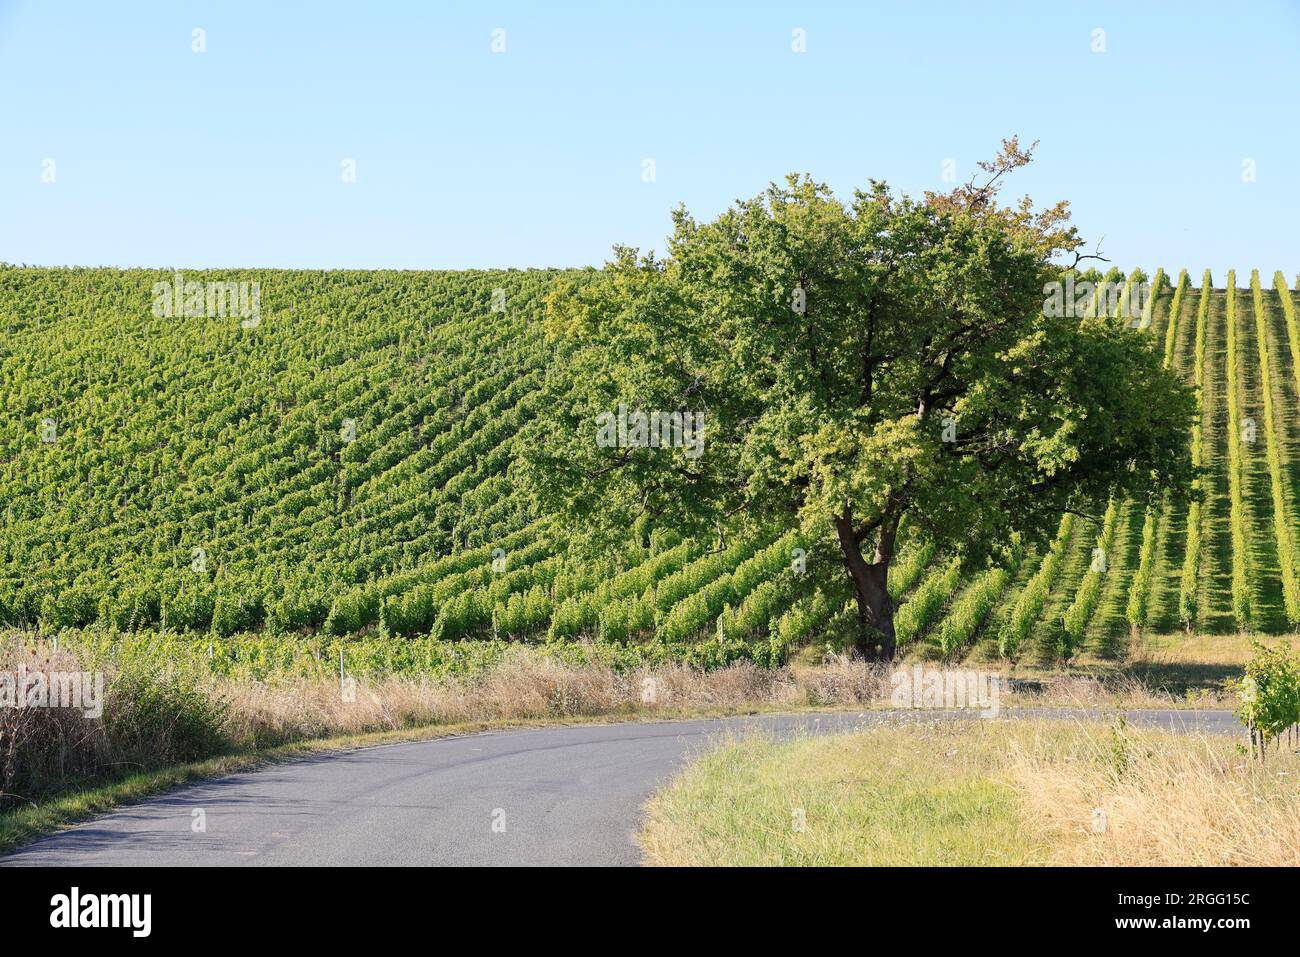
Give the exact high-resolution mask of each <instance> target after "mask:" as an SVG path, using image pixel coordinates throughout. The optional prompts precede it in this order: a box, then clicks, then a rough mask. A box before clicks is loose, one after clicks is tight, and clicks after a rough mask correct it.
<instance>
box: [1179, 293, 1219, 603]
mask: <svg viewBox="0 0 1300 957" xmlns="http://www.w3.org/2000/svg"><path fill="white" fill-rule="evenodd" d="M1213 289H1214V286H1213V284H1212V281H1211V279H1210V271H1209V270H1208V269H1207V270H1205V273H1204V275H1202V277H1201V296H1200V302H1198V303H1197V307H1196V345H1195V349H1194V353H1193V354H1194V358H1193V360H1192V362H1193V365H1192V368H1193V370H1194V372H1193V376H1194V382H1195V385H1196V411H1197V415H1196V420H1195V422H1194V423H1193V424H1192V467H1193V468H1196V469H1199V468H1201V465H1202V462H1203V461H1204V458H1205V452H1204V448H1203V445H1202V443H1203V441H1204V436H1203V431H1204V423H1203V418H1204V408H1205V400H1204V390H1205V345H1206V341H1205V330H1206V325H1207V324H1208V321H1209V319H1208V317H1209V310H1210V294H1211V292H1212V291H1213ZM1203 488H1204V483H1203V482H1202V481H1201V480H1200V478H1199V477H1198V478H1197V479H1196V480H1195V482H1194V483H1193V487H1192V502H1191V505H1190V506H1189V507H1188V510H1187V544H1186V547H1185V548H1184V550H1183V569H1182V574H1181V576H1180V577H1179V584H1178V617H1179V618H1180V619H1181V620H1182V622H1183V624H1184V625H1186V626H1187V628H1189V629H1190V628H1191V627H1192V625H1193V624H1194V623H1195V621H1196V617H1197V611H1198V608H1197V593H1198V590H1199V588H1200V584H1201V575H1200V565H1201V534H1202V531H1203V528H1202V521H1201V495H1202V493H1203Z"/></svg>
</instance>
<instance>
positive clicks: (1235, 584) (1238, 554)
mask: <svg viewBox="0 0 1300 957" xmlns="http://www.w3.org/2000/svg"><path fill="white" fill-rule="evenodd" d="M1236 287H1237V274H1236V273H1235V272H1233V271H1232V270H1231V269H1230V270H1228V291H1227V295H1228V301H1227V316H1228V319H1227V322H1228V335H1227V346H1228V357H1227V386H1226V391H1227V395H1228V435H1227V441H1228V508H1229V512H1228V523H1229V528H1230V530H1231V534H1232V616H1233V618H1234V619H1235V620H1236V622H1237V627H1238V628H1241V629H1243V630H1245V629H1248V628H1249V627H1250V618H1251V610H1250V551H1249V548H1250V546H1249V536H1248V535H1247V532H1246V497H1245V491H1244V489H1243V485H1244V481H1245V464H1244V462H1243V461H1242V448H1241V447H1242V437H1241V435H1240V433H1239V431H1238V430H1240V429H1241V428H1242V416H1241V405H1240V401H1241V400H1240V397H1239V393H1238V390H1239V389H1240V388H1241V383H1240V376H1239V374H1238V371H1237V288H1236Z"/></svg>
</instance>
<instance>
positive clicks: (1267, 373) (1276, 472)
mask: <svg viewBox="0 0 1300 957" xmlns="http://www.w3.org/2000/svg"><path fill="white" fill-rule="evenodd" d="M1250 289H1251V294H1252V297H1253V305H1254V312H1255V337H1256V342H1257V343H1258V347H1259V374H1260V392H1261V393H1262V394H1263V396H1264V409H1263V412H1264V440H1265V444H1266V451H1265V454H1266V456H1267V459H1268V477H1269V487H1270V492H1271V493H1272V503H1273V515H1274V516H1275V519H1274V521H1273V534H1274V537H1275V539H1276V541H1277V559H1278V566H1279V568H1280V570H1281V578H1282V602H1283V605H1284V607H1285V610H1286V618H1287V622H1288V624H1290V625H1291V627H1292V628H1295V627H1297V626H1300V581H1298V580H1297V578H1296V551H1295V537H1294V534H1293V531H1292V529H1291V523H1290V522H1289V521H1288V516H1287V509H1286V493H1285V491H1284V482H1283V477H1282V475H1283V473H1282V453H1281V448H1280V442H1279V437H1278V434H1277V429H1276V427H1275V421H1276V420H1275V419H1274V411H1273V389H1274V382H1273V373H1272V370H1271V369H1270V365H1271V361H1270V357H1269V347H1268V326H1267V323H1266V321H1265V319H1264V292H1263V290H1262V289H1261V288H1260V284H1259V270H1257V269H1256V270H1254V271H1252V272H1251V274H1250Z"/></svg>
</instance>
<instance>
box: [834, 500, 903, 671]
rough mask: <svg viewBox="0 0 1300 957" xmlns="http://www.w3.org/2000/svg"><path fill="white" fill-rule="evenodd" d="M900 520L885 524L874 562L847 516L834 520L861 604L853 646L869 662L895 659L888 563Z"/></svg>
mask: <svg viewBox="0 0 1300 957" xmlns="http://www.w3.org/2000/svg"><path fill="white" fill-rule="evenodd" d="M897 530H898V520H897V518H895V519H893V520H892V521H890V520H886V522H885V523H883V524H882V528H881V534H880V544H879V545H878V546H877V547H876V554H875V560H874V561H872V562H868V561H867V560H866V559H865V558H864V557H863V555H862V546H861V543H860V542H859V541H858V537H857V534H856V533H855V532H854V530H853V521H852V519H851V518H850V517H849V516H848V515H845V516H844V517H840V518H836V519H835V533H836V535H837V536H838V537H839V540H840V551H841V552H842V553H843V554H844V564H845V567H847V568H848V571H849V577H850V578H851V579H853V591H854V594H855V596H856V597H857V602H858V637H857V641H856V643H855V645H854V647H855V648H856V650H857V651H858V653H859V654H861V655H862V656H863V657H864V658H866V659H867V660H868V661H874V660H880V661H892V660H893V658H894V602H893V600H892V599H891V598H890V597H889V587H888V575H889V561H890V559H891V558H893V551H894V535H895V534H896V532H897Z"/></svg>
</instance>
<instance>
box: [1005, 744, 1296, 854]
mask: <svg viewBox="0 0 1300 957" xmlns="http://www.w3.org/2000/svg"><path fill="white" fill-rule="evenodd" d="M1007 774H1008V779H1009V780H1010V781H1011V782H1012V784H1013V786H1014V787H1015V788H1016V790H1017V791H1018V792H1019V793H1020V795H1021V798H1022V804H1023V813H1024V815H1025V817H1026V818H1027V820H1029V821H1030V822H1031V824H1032V826H1033V827H1034V828H1035V829H1036V830H1041V831H1045V832H1047V833H1050V834H1052V835H1054V838H1055V840H1054V847H1055V850H1054V853H1053V855H1052V861H1053V863H1060V864H1093V865H1103V866H1136V865H1184V866H1206V865H1246V866H1295V865H1297V864H1300V755H1297V753H1296V752H1294V751H1291V752H1287V751H1285V750H1282V749H1281V748H1279V749H1278V750H1276V751H1273V752H1271V753H1270V760H1269V761H1267V762H1265V763H1264V764H1261V763H1259V762H1257V761H1252V760H1250V758H1249V757H1248V756H1247V755H1245V754H1244V753H1242V748H1241V742H1240V741H1232V740H1224V739H1218V738H1208V737H1190V738H1171V737H1170V736H1168V735H1163V734H1152V733H1140V734H1139V733H1136V732H1134V731H1132V730H1131V729H1127V728H1122V727H1120V728H1115V729H1112V730H1110V731H1102V730H1098V729H1096V728H1085V727H1082V726H1081V727H1080V728H1079V729H1078V730H1077V732H1076V734H1075V735H1074V736H1073V738H1072V740H1069V741H1065V742H1063V741H1062V740H1061V738H1060V736H1059V735H1058V734H1053V735H1051V737H1050V738H1047V737H1044V736H1043V735H1042V734H1041V733H1040V734H1037V735H1035V736H1034V737H1032V738H1029V739H1025V738H1021V739H1020V740H1017V741H1013V742H1012V748H1011V751H1010V760H1009V762H1008V767H1007ZM1094 821H1095V822H1096V824H1094Z"/></svg>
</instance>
